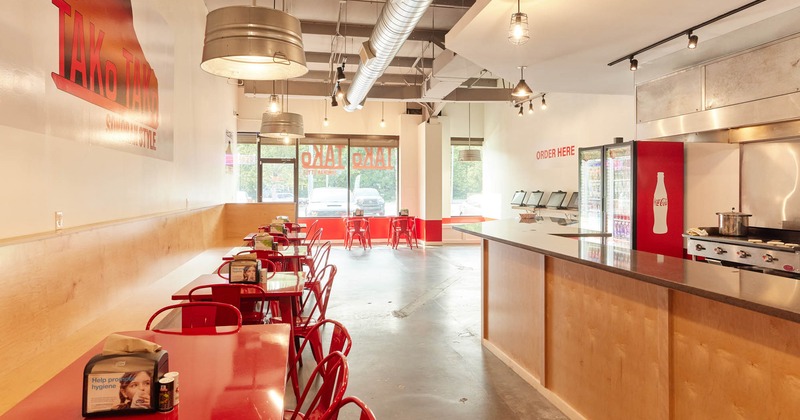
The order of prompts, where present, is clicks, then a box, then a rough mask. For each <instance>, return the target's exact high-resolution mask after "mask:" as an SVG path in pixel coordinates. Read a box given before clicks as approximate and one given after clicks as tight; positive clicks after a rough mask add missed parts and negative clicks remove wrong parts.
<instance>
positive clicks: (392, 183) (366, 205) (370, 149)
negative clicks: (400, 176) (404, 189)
mask: <svg viewBox="0 0 800 420" xmlns="http://www.w3.org/2000/svg"><path fill="white" fill-rule="evenodd" d="M350 162H352V164H351V165H350V188H351V190H352V191H353V195H354V196H355V206H356V207H355V208H358V209H361V210H364V215H365V216H384V215H387V214H397V210H398V209H397V141H394V140H375V139H371V140H352V141H351V143H350Z"/></svg>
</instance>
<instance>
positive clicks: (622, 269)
mask: <svg viewBox="0 0 800 420" xmlns="http://www.w3.org/2000/svg"><path fill="white" fill-rule="evenodd" d="M453 228H454V229H455V230H457V231H460V232H464V233H467V234H471V235H475V236H478V237H481V238H484V239H489V240H493V241H497V242H500V243H504V244H507V245H511V246H516V247H519V248H523V249H527V250H530V251H534V252H538V253H541V254H544V255H548V256H552V257H556V258H561V259H563V260H567V261H572V262H576V263H579V264H584V265H588V266H591V267H595V268H598V269H601V270H605V271H609V272H612V273H617V274H621V275H624V276H626V277H630V278H633V279H636V280H641V281H645V282H648V283H652V284H656V285H659V286H663V287H668V288H670V289H675V290H679V291H681V292H685V293H690V294H693V295H697V296H702V297H705V298H708V299H712V300H716V301H719V302H723V303H727V304H730V305H734V306H739V307H742V308H746V309H750V310H753V311H757V312H761V313H764V314H767V315H771V316H775V317H779V318H783V319H787V320H790V321H794V322H800V280H796V279H793V278H787V277H781V276H773V275H770V274H762V273H758V272H752V271H747V270H739V269H736V268H732V267H722V266H717V265H712V264H707V263H704V262H697V261H692V260H686V259H681V258H675V257H669V256H665V255H659V254H652V253H649V252H640V251H632V250H630V249H627V248H621V247H616V246H613V245H612V240H610V238H605V237H603V236H602V235H601V234H599V233H597V232H592V231H588V230H585V229H580V227H579V225H578V224H574V225H567V226H562V225H559V224H557V223H553V222H550V221H548V220H547V219H545V221H542V222H536V223H530V222H528V221H524V222H521V221H519V220H494V221H490V222H483V223H472V224H464V225H456V226H454V227H453Z"/></svg>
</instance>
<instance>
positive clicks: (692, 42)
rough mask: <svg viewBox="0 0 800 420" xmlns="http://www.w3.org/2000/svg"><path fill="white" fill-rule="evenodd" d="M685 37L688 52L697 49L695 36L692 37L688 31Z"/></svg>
mask: <svg viewBox="0 0 800 420" xmlns="http://www.w3.org/2000/svg"><path fill="white" fill-rule="evenodd" d="M686 35H688V36H689V43H688V44H686V48H688V49H690V50H693V49H695V48H697V35H692V31H689V32H688V33H687V34H686Z"/></svg>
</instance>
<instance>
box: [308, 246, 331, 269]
mask: <svg viewBox="0 0 800 420" xmlns="http://www.w3.org/2000/svg"><path fill="white" fill-rule="evenodd" d="M330 255H331V241H326V242H325V243H324V244H322V245H320V246H319V248H317V253H316V254H314V272H313V273H311V274H313V275H314V277H316V273H318V272H319V270H320V268H322V267H324V266H326V265H328V258H329V257H330Z"/></svg>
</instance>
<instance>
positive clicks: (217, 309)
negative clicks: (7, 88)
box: [145, 302, 242, 335]
mask: <svg viewBox="0 0 800 420" xmlns="http://www.w3.org/2000/svg"><path fill="white" fill-rule="evenodd" d="M173 309H180V313H181V325H180V329H179V330H175V329H167V328H152V331H157V332H161V333H164V334H180V335H214V334H233V333H236V332H238V331H239V330H240V329H241V328H242V314H241V312H239V309H237V308H236V307H235V306H233V305H229V304H227V303H219V302H184V303H178V304H175V305H169V306H165V307H163V308H161V309H159V310H157V311H156V312H155V313H154V314H153V315H152V316H151V317H150V319H148V320H147V326H146V327H145V329H146V330H150V329H151V327H152V326H154V321H155V320H156V318H158V317H159V316H160V315H161V314H163V313H165V312H168V311H169V312H172V310H173ZM169 316H170V315H169V314H168V315H166V316H165V317H164V319H161V320H160V322H164V321H166V318H167V317H169ZM221 326H230V327H231V328H223V329H219V328H217V327H221Z"/></svg>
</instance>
